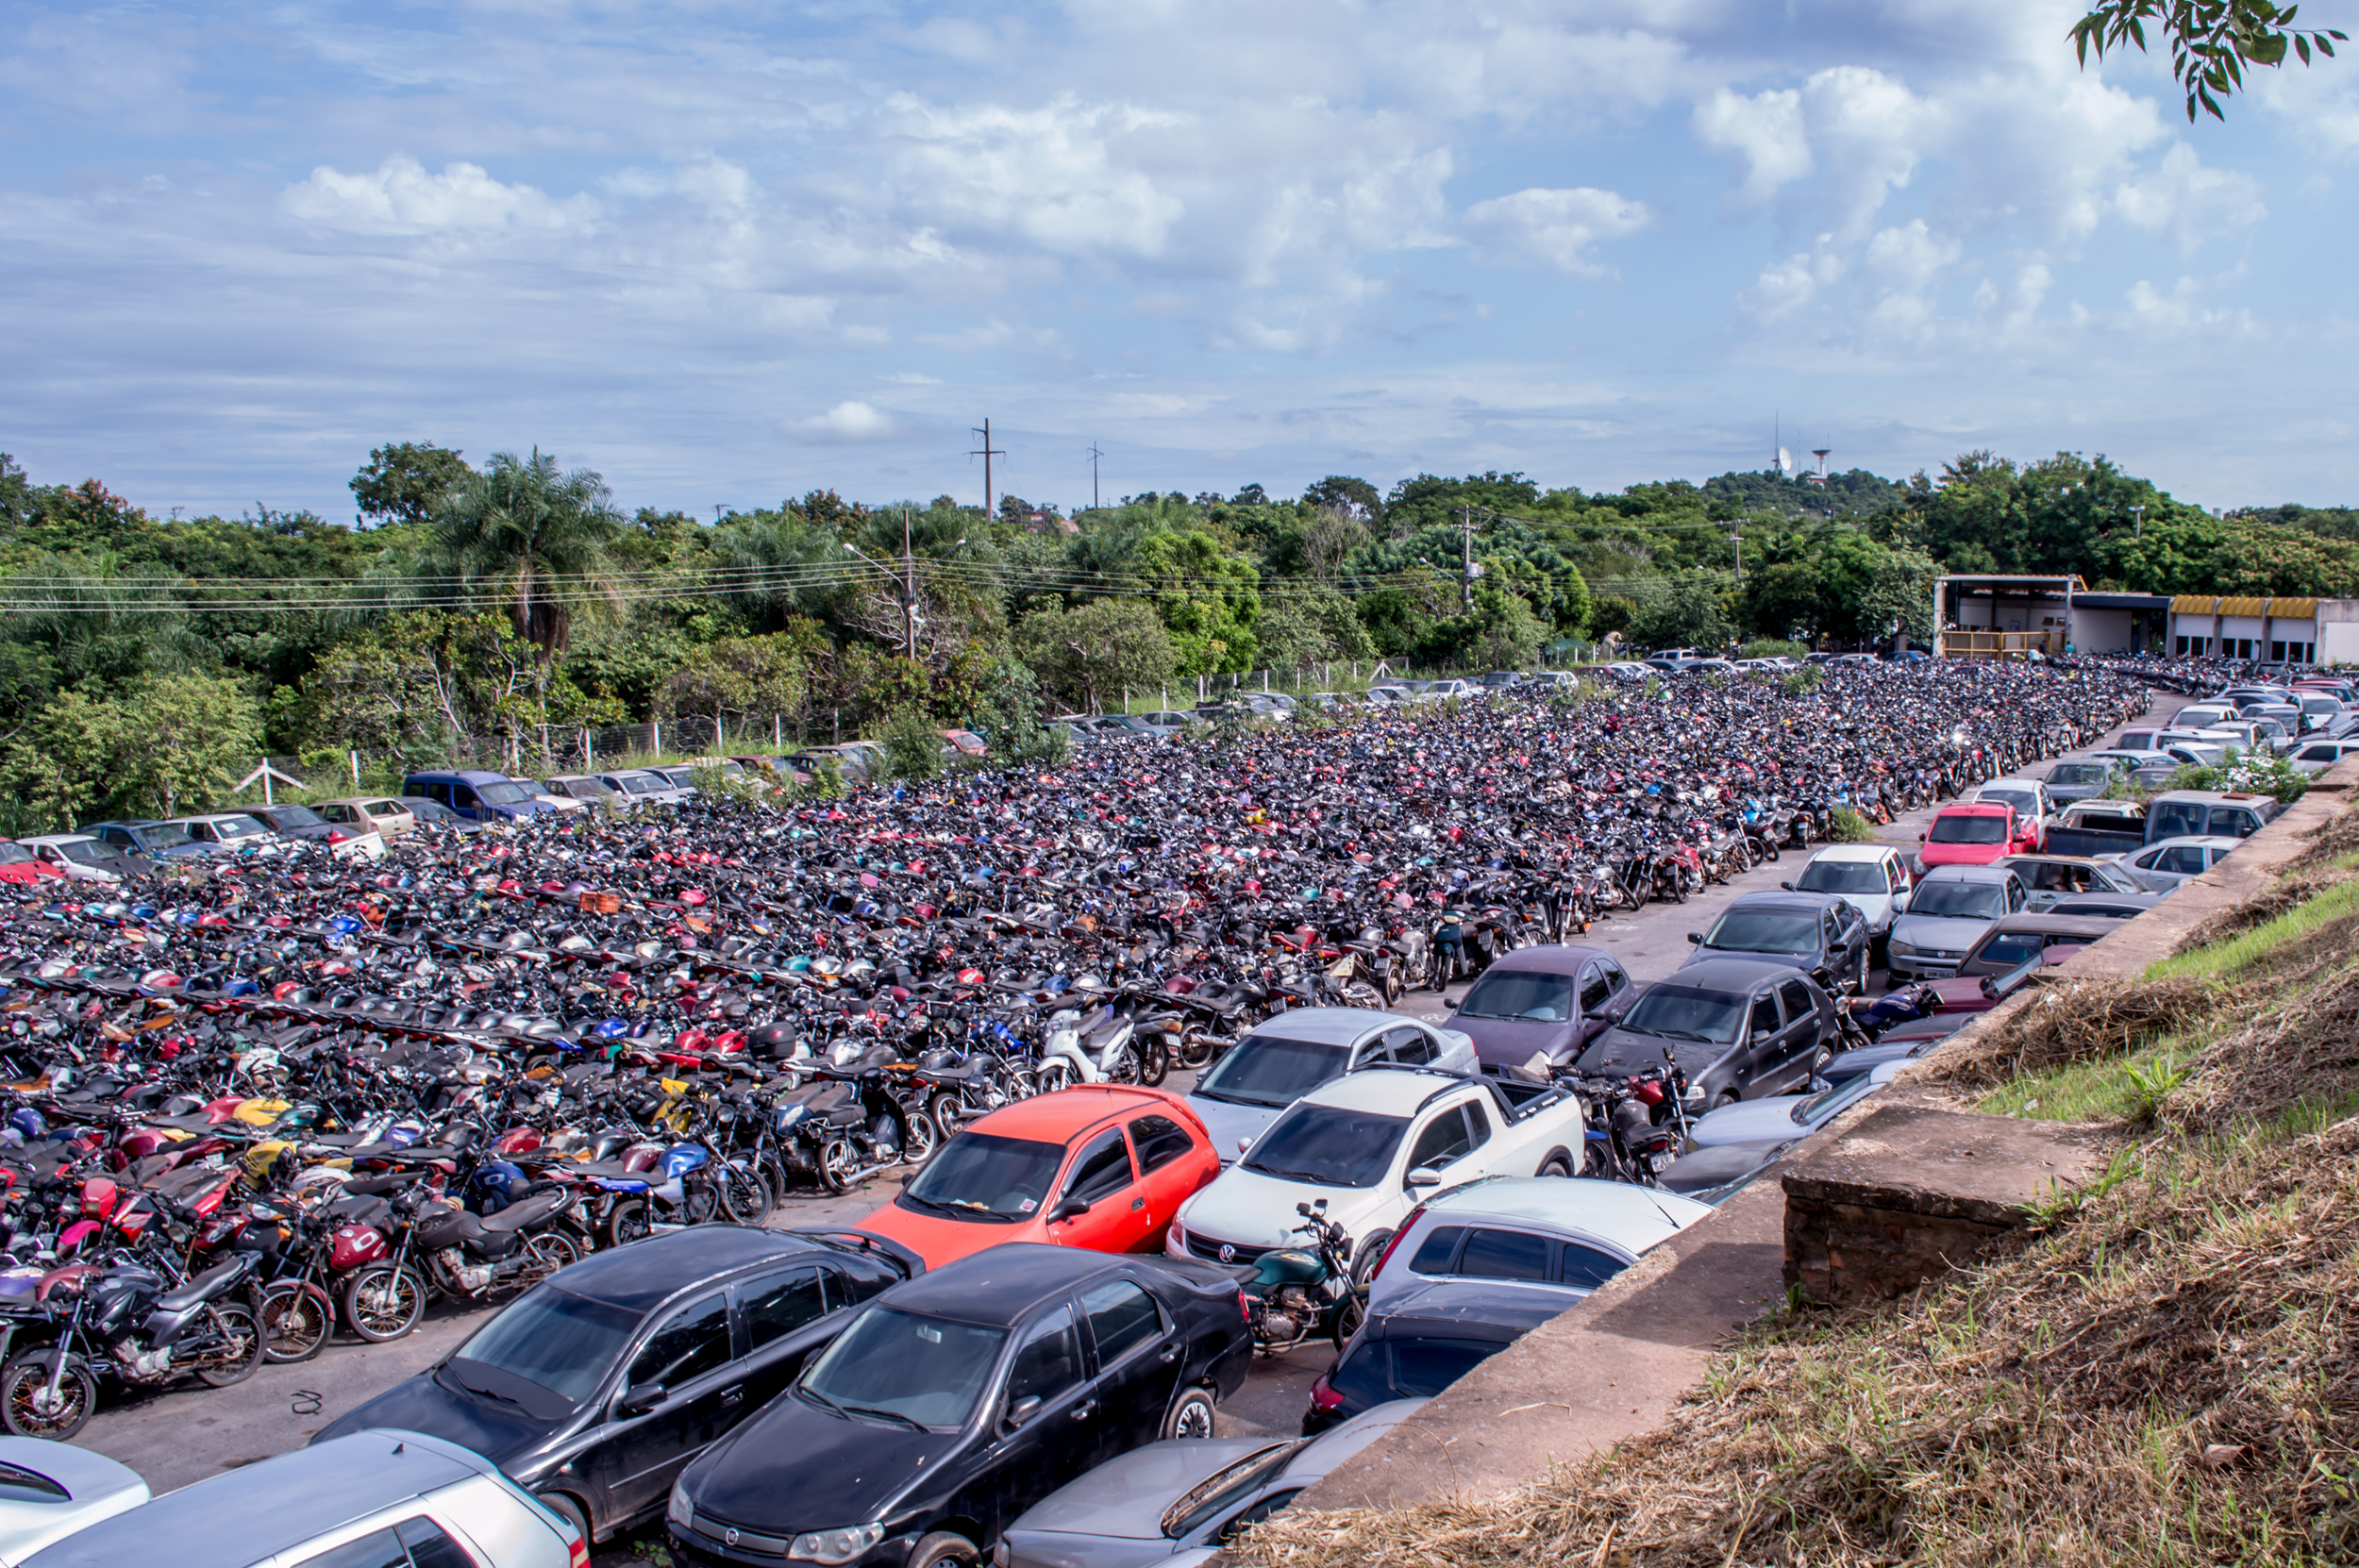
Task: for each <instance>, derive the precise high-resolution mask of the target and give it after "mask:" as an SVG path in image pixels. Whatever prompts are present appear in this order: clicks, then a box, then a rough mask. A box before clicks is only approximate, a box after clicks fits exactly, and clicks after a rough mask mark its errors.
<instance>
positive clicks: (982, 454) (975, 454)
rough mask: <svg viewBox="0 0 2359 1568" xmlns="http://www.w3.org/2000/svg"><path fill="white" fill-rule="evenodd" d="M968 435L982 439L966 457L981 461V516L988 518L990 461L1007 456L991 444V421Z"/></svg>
mask: <svg viewBox="0 0 2359 1568" xmlns="http://www.w3.org/2000/svg"><path fill="white" fill-rule="evenodd" d="M969 433H970V434H973V435H978V436H980V437H982V438H983V444H982V445H980V446H979V447H977V448H976V449H975V450H974V451H972V452H969V453H968V454H967V456H968V457H970V458H980V459H983V515H984V516H985V517H986V518H988V517H990V516H991V514H992V513H991V459H994V458H1004V457H1006V456H1007V454H1006V453H1005V452H1002V451H1000V450H998V449H997V448H996V447H995V446H993V445H992V444H991V421H989V420H985V421H983V427H982V428H981V429H979V430H971V431H970V432H969Z"/></svg>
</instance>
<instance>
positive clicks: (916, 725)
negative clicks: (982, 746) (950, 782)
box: [877, 708, 943, 778]
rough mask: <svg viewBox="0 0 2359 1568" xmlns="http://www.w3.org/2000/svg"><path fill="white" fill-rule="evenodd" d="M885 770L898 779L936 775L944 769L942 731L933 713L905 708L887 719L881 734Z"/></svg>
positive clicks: (879, 737)
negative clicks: (935, 722)
mask: <svg viewBox="0 0 2359 1568" xmlns="http://www.w3.org/2000/svg"><path fill="white" fill-rule="evenodd" d="M877 739H878V742H880V743H882V745H883V746H884V750H885V769H886V772H887V775H888V776H891V777H894V778H932V777H934V776H936V775H938V774H940V773H941V772H942V747H943V740H942V731H941V730H940V729H939V728H938V727H936V726H935V724H934V721H933V719H932V717H931V715H929V714H927V713H924V712H921V711H920V710H919V709H914V708H905V709H901V710H900V711H899V712H898V713H895V715H893V717H892V718H890V719H888V720H887V721H886V722H885V726H884V730H883V732H882V733H881V734H879V735H878V737H877Z"/></svg>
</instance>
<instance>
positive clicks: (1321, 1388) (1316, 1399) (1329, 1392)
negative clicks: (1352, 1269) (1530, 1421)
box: [576, 1373, 1344, 1568]
mask: <svg viewBox="0 0 2359 1568" xmlns="http://www.w3.org/2000/svg"><path fill="white" fill-rule="evenodd" d="M1311 1408H1312V1409H1313V1410H1342V1409H1343V1408H1344V1396H1343V1395H1342V1394H1340V1393H1336V1392H1335V1385H1334V1384H1332V1383H1330V1382H1329V1381H1328V1380H1327V1375H1326V1374H1325V1373H1321V1374H1320V1375H1319V1380H1318V1381H1317V1382H1315V1383H1313V1384H1312V1385H1311ZM576 1568H579V1564H576Z"/></svg>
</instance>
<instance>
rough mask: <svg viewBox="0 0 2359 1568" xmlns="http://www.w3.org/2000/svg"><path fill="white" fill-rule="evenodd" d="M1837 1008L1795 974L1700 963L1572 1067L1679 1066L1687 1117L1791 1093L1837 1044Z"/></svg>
mask: <svg viewBox="0 0 2359 1568" xmlns="http://www.w3.org/2000/svg"><path fill="white" fill-rule="evenodd" d="M1834 1033H1835V1021H1834V1001H1833V999H1832V997H1830V996H1829V995H1828V994H1827V993H1825V992H1824V991H1821V990H1820V989H1819V988H1818V985H1817V983H1816V982H1815V981H1814V980H1811V979H1809V978H1808V977H1806V976H1801V975H1798V974H1796V973H1795V972H1794V970H1793V968H1792V966H1790V965H1787V964H1782V963H1770V962H1765V961H1764V960H1762V959H1719V958H1715V959H1701V960H1698V961H1695V962H1691V963H1689V964H1688V966H1687V967H1686V968H1684V969H1681V970H1680V971H1679V972H1678V973H1677V974H1675V975H1673V976H1671V977H1670V978H1669V979H1667V980H1660V981H1657V982H1656V983H1655V984H1653V985H1651V986H1648V988H1647V990H1646V991H1645V993H1642V994H1641V995H1640V996H1639V998H1638V1000H1637V1001H1636V1002H1634V1003H1632V1004H1631V1009H1630V1011H1629V1012H1627V1013H1626V1014H1624V1015H1623V1017H1622V1020H1621V1022H1620V1023H1618V1024H1616V1025H1614V1026H1613V1027H1612V1028H1610V1029H1608V1030H1606V1031H1605V1033H1603V1034H1601V1035H1599V1036H1598V1038H1597V1039H1596V1040H1595V1041H1593V1042H1591V1043H1590V1045H1589V1048H1588V1049H1587V1050H1585V1051H1583V1052H1581V1057H1580V1059H1579V1060H1578V1061H1577V1062H1576V1063H1575V1064H1574V1065H1575V1066H1576V1068H1577V1069H1578V1070H1579V1071H1581V1072H1583V1073H1595V1074H1600V1075H1606V1076H1620V1075H1623V1074H1629V1073H1642V1072H1645V1071H1646V1070H1647V1069H1648V1068H1649V1067H1660V1066H1662V1065H1663V1064H1664V1063H1665V1061H1666V1060H1669V1059H1674V1058H1675V1059H1677V1060H1678V1062H1679V1065H1680V1067H1681V1070H1682V1071H1683V1072H1685V1073H1686V1075H1687V1104H1688V1109H1689V1110H1690V1111H1691V1112H1697V1111H1702V1110H1705V1109H1710V1108H1712V1107H1714V1106H1718V1105H1727V1104H1730V1103H1732V1102H1733V1101H1736V1100H1750V1099H1757V1098H1759V1097H1760V1096H1762V1095H1764V1094H1792V1093H1799V1091H1800V1090H1801V1088H1802V1087H1803V1086H1804V1085H1805V1084H1807V1083H1809V1082H1810V1080H1811V1076H1812V1075H1813V1074H1814V1073H1815V1072H1816V1071H1817V1068H1818V1064H1819V1062H1820V1061H1822V1060H1823V1059H1825V1056H1826V1051H1827V1047H1828V1045H1829V1043H1831V1042H1832V1040H1833V1039H1834Z"/></svg>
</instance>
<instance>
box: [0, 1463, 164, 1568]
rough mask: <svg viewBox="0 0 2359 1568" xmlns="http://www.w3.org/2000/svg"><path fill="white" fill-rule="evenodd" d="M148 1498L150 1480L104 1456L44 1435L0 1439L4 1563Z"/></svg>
mask: <svg viewBox="0 0 2359 1568" xmlns="http://www.w3.org/2000/svg"><path fill="white" fill-rule="evenodd" d="M146 1501H147V1483H146V1482H145V1481H143V1480H142V1479H140V1477H139V1476H138V1475H137V1474H135V1473H134V1472H133V1471H132V1470H130V1469H129V1468H128V1467H127V1466H125V1465H122V1464H118V1463H116V1462H115V1461H114V1460H110V1459H109V1458H107V1457H106V1456H105V1455H104V1454H93V1453H92V1452H91V1451H90V1450H89V1449H87V1448H75V1447H73V1446H71V1445H69V1444H67V1443H50V1442H46V1441H44V1440H43V1439H41V1438H21V1437H0V1563H5V1564H8V1565H9V1568H14V1565H15V1564H17V1563H20V1562H23V1561H24V1560H25V1559H26V1558H29V1557H31V1556H32V1555H33V1554H34V1553H35V1552H38V1551H40V1550H41V1549H42V1547H44V1546H46V1545H48V1544H50V1543H52V1542H58V1541H63V1540H64V1539H65V1538H66V1537H68V1536H70V1535H72V1534H74V1533H75V1531H77V1530H81V1529H85V1528H87V1527H88V1526H92V1525H95V1524H97V1523H98V1522H99V1521H100V1520H102V1519H111V1518H113V1517H114V1516H115V1515H116V1514H118V1513H122V1512H124V1511H125V1510H129V1509H135V1508H138V1507H139V1506H140V1505H141V1504H142V1503H144V1502H146Z"/></svg>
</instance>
